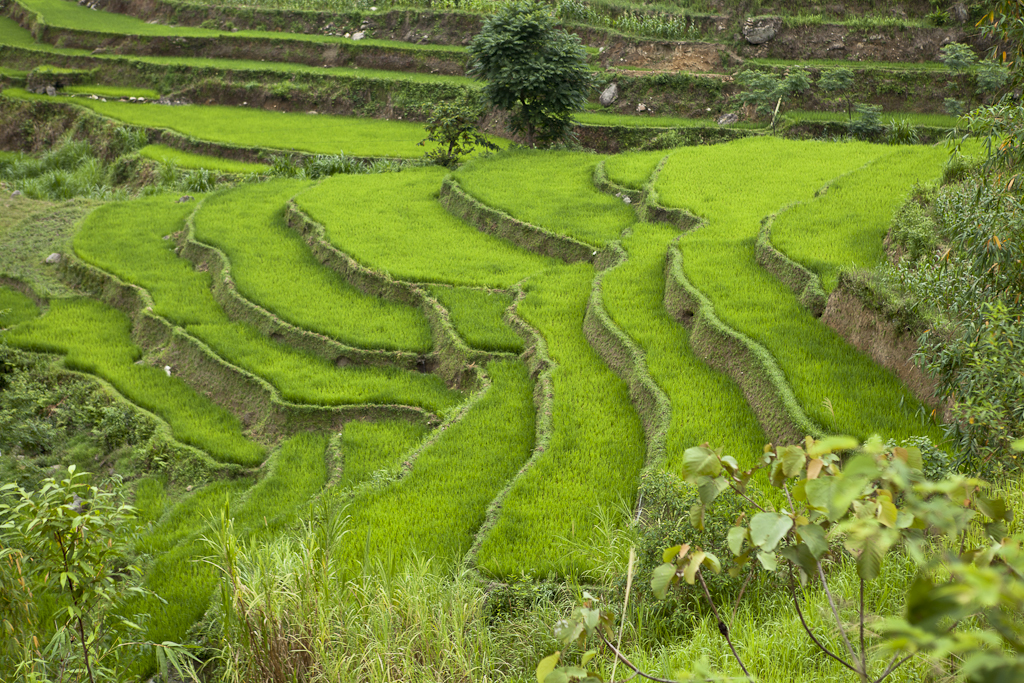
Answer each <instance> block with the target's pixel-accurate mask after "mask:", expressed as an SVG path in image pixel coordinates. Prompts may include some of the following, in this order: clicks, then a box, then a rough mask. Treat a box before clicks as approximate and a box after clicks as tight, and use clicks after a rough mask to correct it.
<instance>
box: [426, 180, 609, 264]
mask: <svg viewBox="0 0 1024 683" xmlns="http://www.w3.org/2000/svg"><path fill="white" fill-rule="evenodd" d="M440 201H441V205H442V206H444V208H445V209H447V210H448V212H449V213H451V214H452V215H453V216H455V217H457V218H461V219H462V220H464V221H465V222H467V223H469V224H470V225H474V226H476V228H477V229H478V230H480V231H481V232H486V233H488V234H491V235H494V236H496V237H499V238H501V239H504V240H507V241H509V242H511V243H512V244H515V245H516V246H519V247H522V248H523V249H526V250H528V251H532V252H534V253H537V254H542V255H544V256H551V257H552V258H557V259H561V260H562V261H565V262H566V263H576V262H577V261H586V262H588V263H593V262H594V259H595V257H596V256H597V251H595V249H594V247H592V246H590V245H589V244H584V243H583V242H579V241H577V240H574V239H572V238H571V237H565V236H563V235H556V234H554V233H552V232H548V231H547V230H545V229H544V228H540V227H538V226H536V225H532V224H530V223H527V222H525V221H521V220H519V219H517V218H513V217H512V216H510V215H508V214H507V213H505V212H503V211H499V210H498V209H494V208H492V207H490V206H487V205H486V204H484V203H483V202H481V201H480V200H478V199H477V198H476V197H473V196H471V195H470V194H468V193H467V192H466V191H465V190H463V189H462V186H460V185H459V183H458V181H457V180H455V178H452V177H451V176H448V177H446V178H445V179H444V182H442V184H441V194H440Z"/></svg>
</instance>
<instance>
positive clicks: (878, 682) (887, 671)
mask: <svg viewBox="0 0 1024 683" xmlns="http://www.w3.org/2000/svg"><path fill="white" fill-rule="evenodd" d="M913 656H914V653H913V652H911V653H910V654H909V655H907V656H906V657H904V658H903V659H901V660H900V661H898V662H897V661H896V655H893V656H892V661H891V662H889V666H887V667H885V671H883V672H882V675H881V676H879V677H878V678H876V679H875V680H874V683H882V681H883V680H884V679H885V677H886V676H888V675H889V674H891V673H892V672H893V671H895V670H896V669H898V668H900V667H901V666H903V665H904V664H906V662H907V660H908V659H910V658H911V657H913Z"/></svg>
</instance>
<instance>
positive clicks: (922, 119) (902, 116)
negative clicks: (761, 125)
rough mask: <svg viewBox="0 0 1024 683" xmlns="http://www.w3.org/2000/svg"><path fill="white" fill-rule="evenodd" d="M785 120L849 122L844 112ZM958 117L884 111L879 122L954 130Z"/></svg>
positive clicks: (793, 114)
mask: <svg viewBox="0 0 1024 683" xmlns="http://www.w3.org/2000/svg"><path fill="white" fill-rule="evenodd" d="M786 118H788V119H792V120H794V121H839V122H841V123H845V122H847V121H849V117H848V116H847V115H846V112H841V111H838V112H837V111H787V112H786ZM959 119H960V117H959V116H950V115H948V114H916V113H914V112H902V111H884V112H882V114H881V122H882V124H884V125H888V123H889V121H890V120H896V121H900V120H906V121H908V122H909V123H910V124H911V125H914V126H934V127H936V128H956V125H957V121H958V120H959Z"/></svg>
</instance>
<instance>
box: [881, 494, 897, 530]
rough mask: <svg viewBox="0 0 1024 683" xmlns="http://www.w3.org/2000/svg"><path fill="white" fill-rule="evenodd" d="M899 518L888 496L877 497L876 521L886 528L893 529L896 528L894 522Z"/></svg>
mask: <svg viewBox="0 0 1024 683" xmlns="http://www.w3.org/2000/svg"><path fill="white" fill-rule="evenodd" d="M898 518H899V510H897V509H896V506H895V505H894V504H893V502H892V498H890V497H888V496H879V497H878V521H879V522H881V523H882V524H884V525H885V526H887V527H890V528H893V527H895V526H896V521H897V519H898Z"/></svg>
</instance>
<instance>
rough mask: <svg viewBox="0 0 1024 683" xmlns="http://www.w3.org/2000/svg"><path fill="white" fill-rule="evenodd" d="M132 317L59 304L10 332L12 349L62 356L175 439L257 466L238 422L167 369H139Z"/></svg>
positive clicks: (256, 447) (88, 302)
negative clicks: (167, 429) (167, 427)
mask: <svg viewBox="0 0 1024 683" xmlns="http://www.w3.org/2000/svg"><path fill="white" fill-rule="evenodd" d="M130 328H131V322H130V320H129V319H128V317H127V316H126V315H124V314H123V313H121V312H120V311H117V310H115V309H113V308H110V307H109V306H107V305H105V304H102V303H100V302H98V301H94V300H92V299H58V300H56V301H54V302H52V304H51V306H50V310H49V312H48V313H47V314H46V315H44V316H43V317H41V318H38V319H36V320H32V321H29V322H26V323H24V324H22V325H20V326H19V327H17V328H16V329H14V330H11V331H8V332H6V333H5V334H4V335H3V338H4V339H5V340H6V341H7V343H9V344H10V345H11V346H15V347H18V348H22V349H26V350H28V351H41V352H45V353H58V354H61V355H63V356H64V364H65V365H66V366H67V367H68V368H70V369H72V370H80V371H82V372H87V373H90V374H93V375H96V376H98V377H101V378H102V379H105V380H106V381H108V382H110V383H111V384H112V385H113V386H114V388H115V389H117V390H118V391H119V392H121V394H123V395H124V396H125V397H126V398H127V399H128V400H130V401H131V402H133V403H135V404H136V405H138V406H140V407H142V408H144V409H146V410H149V411H151V412H153V413H156V414H157V415H159V416H160V417H162V418H163V419H164V420H166V421H167V423H168V424H169V425H170V426H171V431H172V433H173V434H174V437H175V438H176V439H178V440H179V441H181V442H183V443H187V444H189V445H192V446H195V447H196V448H199V449H202V450H204V451H207V452H208V453H209V454H210V455H211V456H212V457H213V458H215V459H216V460H219V461H221V462H228V463H239V464H241V465H246V466H255V465H258V464H259V463H260V462H262V461H263V458H264V455H265V449H264V447H263V446H261V445H260V444H257V443H253V442H252V441H249V440H247V439H246V438H245V437H244V436H243V435H242V425H241V423H240V422H239V421H238V419H237V418H236V417H235V416H234V415H232V414H231V413H229V412H228V411H226V410H225V409H223V408H221V407H220V406H218V405H217V404H215V403H214V402H213V401H211V400H210V399H208V398H206V397H205V396H202V395H200V394H197V393H196V392H195V391H193V390H192V389H191V387H189V386H188V385H187V384H186V383H185V382H184V381H182V380H181V379H180V378H178V377H175V376H173V375H168V374H167V373H166V372H165V371H164V370H163V369H162V368H156V367H153V366H151V365H146V364H136V361H138V360H140V359H141V358H142V351H141V349H139V347H137V346H136V345H135V344H134V343H133V342H132V338H131V332H130Z"/></svg>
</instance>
